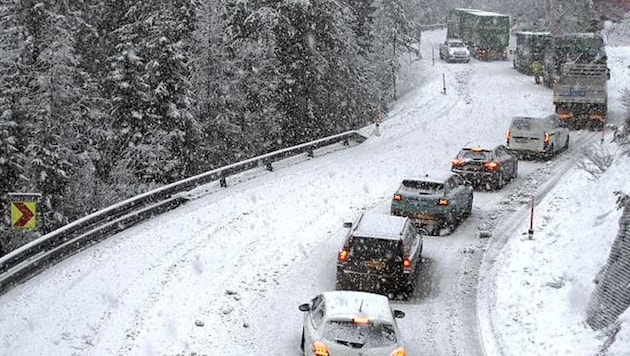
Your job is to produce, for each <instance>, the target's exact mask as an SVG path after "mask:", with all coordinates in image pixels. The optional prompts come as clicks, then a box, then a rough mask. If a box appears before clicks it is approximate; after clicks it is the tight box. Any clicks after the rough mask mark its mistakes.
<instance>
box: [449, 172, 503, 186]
mask: <svg viewBox="0 0 630 356" xmlns="http://www.w3.org/2000/svg"><path fill="white" fill-rule="evenodd" d="M452 171H453V172H455V173H457V174H459V175H460V176H461V177H462V178H464V179H465V180H467V181H469V182H471V183H477V184H479V183H488V182H492V181H495V180H496V179H497V174H496V173H495V172H474V171H464V170H460V169H453V170H452Z"/></svg>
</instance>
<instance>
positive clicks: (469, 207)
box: [464, 199, 473, 218]
mask: <svg viewBox="0 0 630 356" xmlns="http://www.w3.org/2000/svg"><path fill="white" fill-rule="evenodd" d="M472 207H473V200H472V199H470V201H469V202H468V205H467V206H466V210H465V211H464V217H466V218H467V217H469V216H470V215H472Z"/></svg>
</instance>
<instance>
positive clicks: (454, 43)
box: [449, 42, 464, 47]
mask: <svg viewBox="0 0 630 356" xmlns="http://www.w3.org/2000/svg"><path fill="white" fill-rule="evenodd" d="M449 46H451V47H464V44H463V43H462V42H449Z"/></svg>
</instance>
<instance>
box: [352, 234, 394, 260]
mask: <svg viewBox="0 0 630 356" xmlns="http://www.w3.org/2000/svg"><path fill="white" fill-rule="evenodd" d="M402 255H403V250H402V241H401V240H385V239H378V238H373V237H360V236H359V237H357V236H354V237H353V238H352V242H351V246H350V256H352V257H353V259H357V258H358V259H360V260H381V259H386V260H391V259H394V257H396V256H402Z"/></svg>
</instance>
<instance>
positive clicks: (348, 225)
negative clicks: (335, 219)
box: [343, 222, 352, 229]
mask: <svg viewBox="0 0 630 356" xmlns="http://www.w3.org/2000/svg"><path fill="white" fill-rule="evenodd" d="M343 227H344V228H346V229H349V228H351V227H352V223H351V222H345V223H343Z"/></svg>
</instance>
